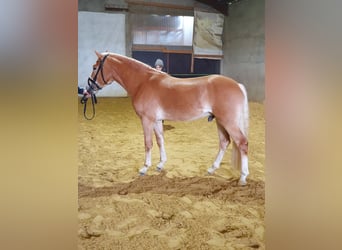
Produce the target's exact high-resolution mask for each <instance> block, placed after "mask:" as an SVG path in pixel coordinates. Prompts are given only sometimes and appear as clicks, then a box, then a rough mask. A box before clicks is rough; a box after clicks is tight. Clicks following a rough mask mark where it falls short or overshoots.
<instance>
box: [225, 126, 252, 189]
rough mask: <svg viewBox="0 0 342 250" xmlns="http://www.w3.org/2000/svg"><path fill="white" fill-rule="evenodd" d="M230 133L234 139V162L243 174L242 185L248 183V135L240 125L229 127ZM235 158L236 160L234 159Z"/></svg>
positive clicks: (240, 181)
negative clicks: (242, 130)
mask: <svg viewBox="0 0 342 250" xmlns="http://www.w3.org/2000/svg"><path fill="white" fill-rule="evenodd" d="M228 131H229V134H230V136H231V138H232V139H233V141H234V143H233V152H232V154H233V155H232V156H233V157H232V159H233V161H232V163H233V165H234V166H235V167H236V168H238V169H240V170H241V176H240V180H239V184H240V185H246V183H247V182H246V177H247V176H248V174H249V171H248V140H247V137H246V136H245V135H244V134H243V133H242V132H241V130H240V129H239V127H237V126H230V127H228ZM234 159H235V160H234Z"/></svg>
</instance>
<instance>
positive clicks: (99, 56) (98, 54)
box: [95, 50, 102, 58]
mask: <svg viewBox="0 0 342 250" xmlns="http://www.w3.org/2000/svg"><path fill="white" fill-rule="evenodd" d="M95 54H96V55H97V57H98V58H101V57H102V55H101V53H99V52H97V51H96V50H95Z"/></svg>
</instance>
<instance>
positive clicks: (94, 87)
mask: <svg viewBox="0 0 342 250" xmlns="http://www.w3.org/2000/svg"><path fill="white" fill-rule="evenodd" d="M108 55H109V54H107V55H105V56H104V57H103V59H102V60H101V61H100V65H99V67H98V68H97V71H96V73H95V76H94V78H91V77H89V78H88V87H87V92H88V93H89V94H90V95H91V101H92V106H93V114H92V116H91V117H90V118H89V117H87V115H86V111H87V101H88V97H87V95H86V94H84V95H83V97H82V99H81V103H82V104H84V108H83V116H84V118H86V119H87V120H92V119H93V118H94V117H95V104H97V99H96V95H95V93H96V92H97V91H98V90H101V89H102V87H101V86H100V85H99V84H98V83H97V82H96V79H97V76H98V74H99V72H101V77H102V81H103V82H104V84H105V85H107V84H108V82H107V81H106V80H105V79H104V76H103V64H104V61H105V60H106V58H107V56H108Z"/></svg>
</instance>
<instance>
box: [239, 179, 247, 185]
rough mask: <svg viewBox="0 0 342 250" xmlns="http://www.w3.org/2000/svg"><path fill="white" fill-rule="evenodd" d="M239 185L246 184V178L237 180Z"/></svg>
mask: <svg viewBox="0 0 342 250" xmlns="http://www.w3.org/2000/svg"><path fill="white" fill-rule="evenodd" d="M238 184H239V186H246V185H247V181H246V180H239V183H238Z"/></svg>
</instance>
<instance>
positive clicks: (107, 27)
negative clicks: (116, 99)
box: [78, 11, 127, 97]
mask: <svg viewBox="0 0 342 250" xmlns="http://www.w3.org/2000/svg"><path fill="white" fill-rule="evenodd" d="M125 37H126V31H125V15H124V14H113V13H102V12H101V13H96V12H86V11H79V12H78V85H79V86H82V87H84V86H86V85H87V80H88V77H89V76H90V74H91V71H92V68H93V65H94V63H95V62H96V60H97V56H96V54H95V52H94V51H95V50H97V51H99V52H104V51H107V50H108V51H109V52H115V53H118V54H121V55H125V53H126V39H125ZM97 96H106V97H113V96H127V92H126V91H125V90H124V89H123V88H122V87H121V86H120V85H119V84H117V83H115V82H114V83H112V84H111V85H108V86H106V87H104V88H103V89H102V90H100V91H99V92H98V93H97Z"/></svg>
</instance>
